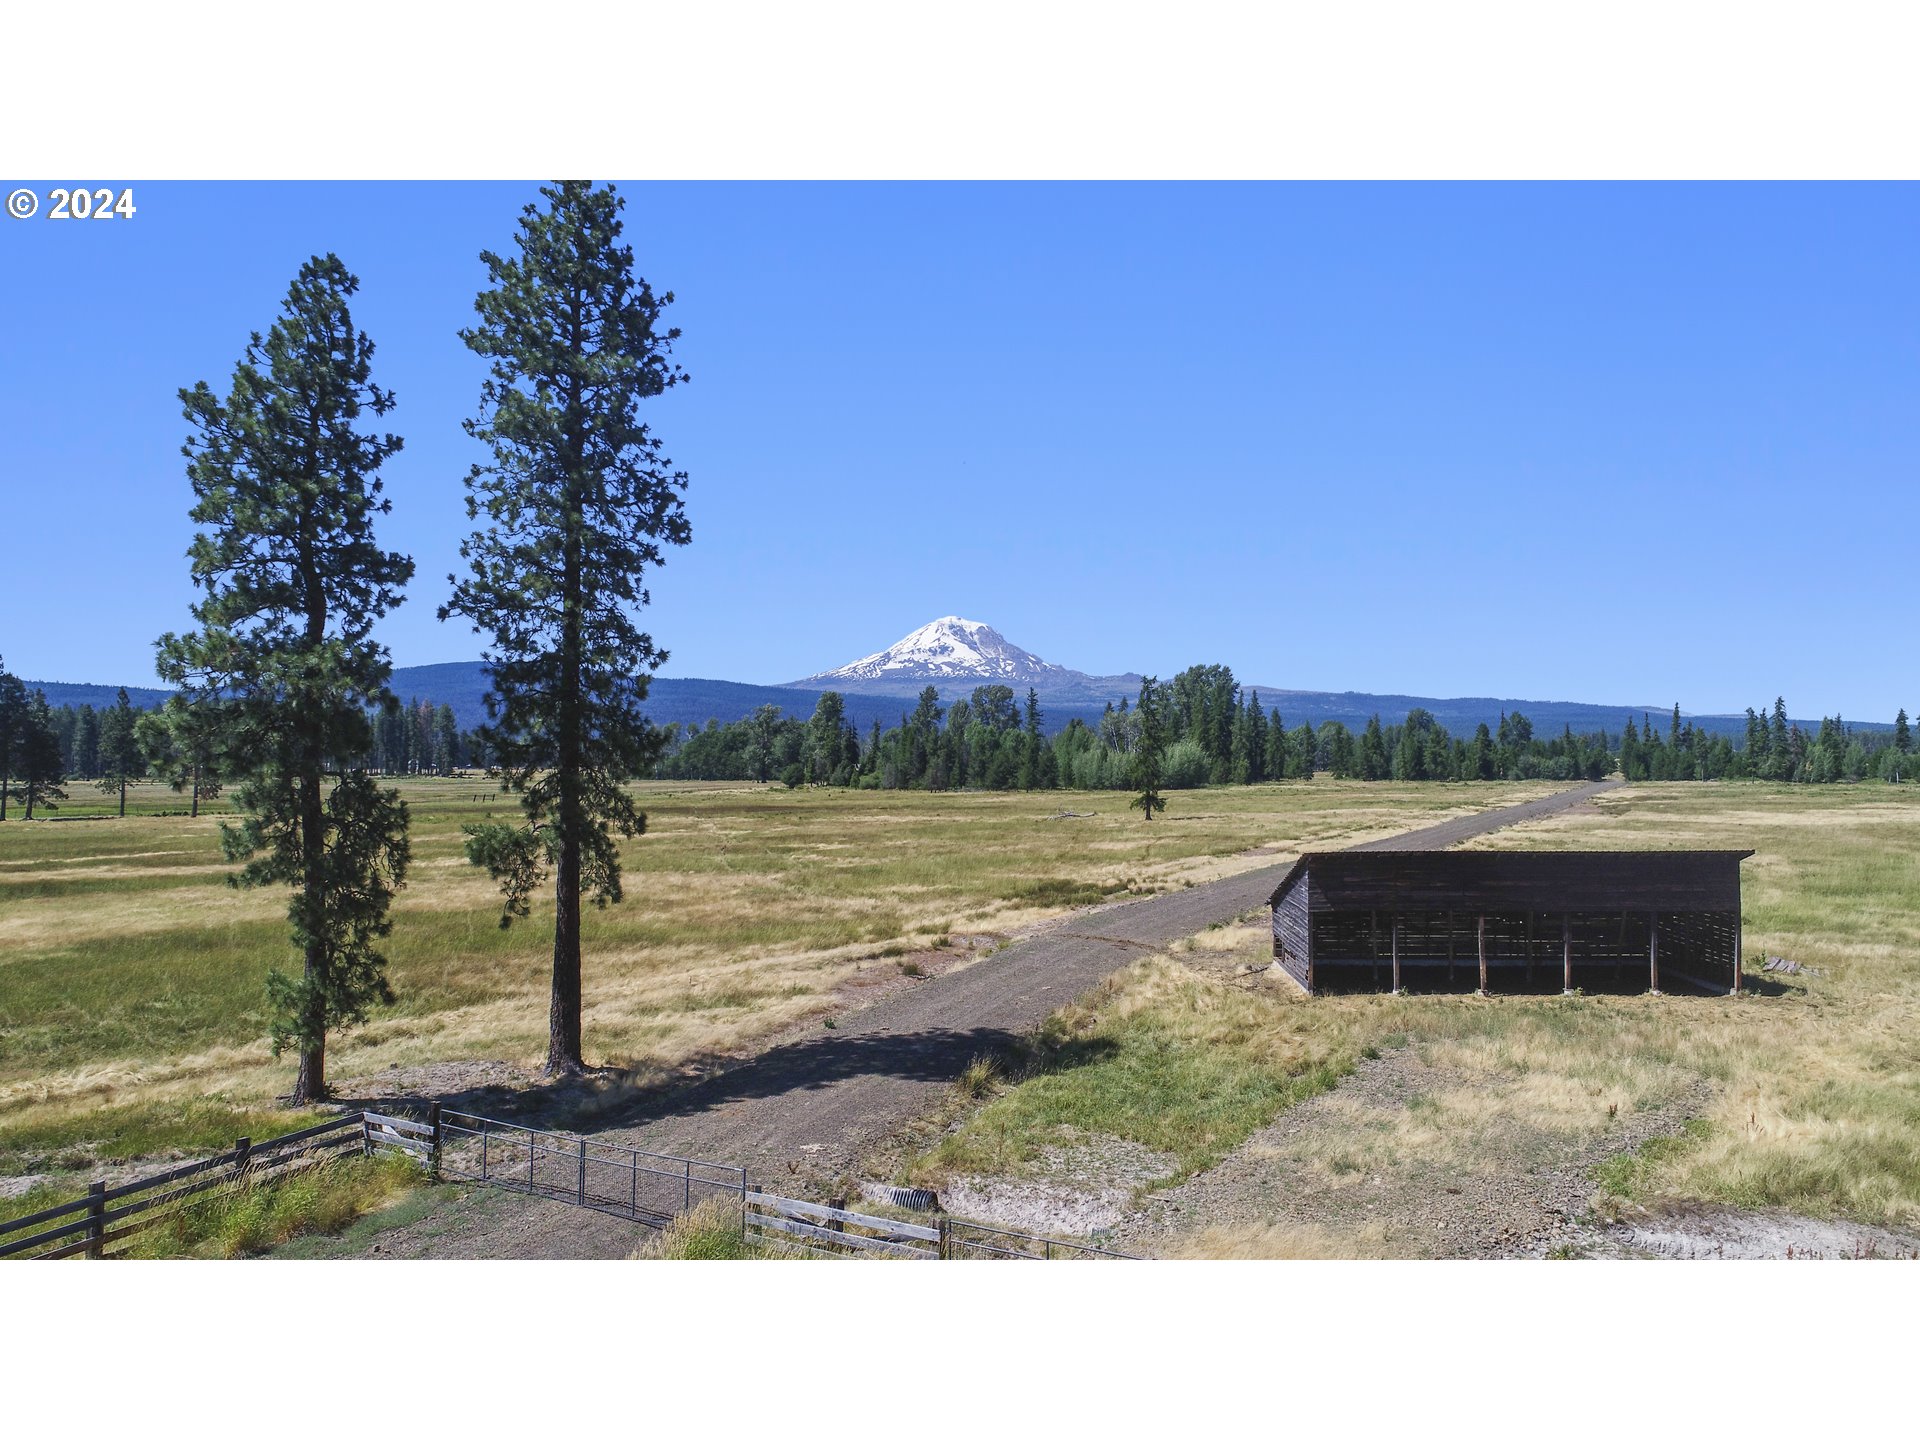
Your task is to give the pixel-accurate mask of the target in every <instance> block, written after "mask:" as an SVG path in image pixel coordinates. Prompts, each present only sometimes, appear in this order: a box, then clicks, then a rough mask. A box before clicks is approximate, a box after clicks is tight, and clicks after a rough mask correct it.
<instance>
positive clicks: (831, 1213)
mask: <svg viewBox="0 0 1920 1440" xmlns="http://www.w3.org/2000/svg"><path fill="white" fill-rule="evenodd" d="M747 1206H748V1208H749V1209H753V1210H775V1211H778V1212H779V1213H780V1214H782V1215H787V1216H792V1217H795V1218H808V1217H811V1218H814V1219H819V1220H838V1221H840V1222H841V1223H843V1224H847V1225H859V1226H862V1227H864V1228H865V1229H868V1230H878V1231H880V1232H881V1233H882V1234H886V1235H901V1236H907V1237H909V1238H911V1239H914V1240H938V1239H939V1238H940V1232H939V1231H938V1230H936V1229H934V1228H933V1227H932V1226H930V1225H914V1224H911V1223H910V1222H908V1221H905V1220H890V1219H888V1218H886V1217H885V1216H882V1215H866V1214H862V1213H861V1212H860V1211H858V1210H838V1209H835V1208H834V1207H833V1206H831V1205H819V1204H816V1203H814V1202H813V1201H811V1200H790V1199H788V1198H787V1197H786V1196H784V1195H769V1194H767V1193H765V1192H764V1191H757V1190H754V1191H748V1192H747Z"/></svg>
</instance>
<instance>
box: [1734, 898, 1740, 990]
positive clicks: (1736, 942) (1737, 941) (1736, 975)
mask: <svg viewBox="0 0 1920 1440" xmlns="http://www.w3.org/2000/svg"><path fill="white" fill-rule="evenodd" d="M1733 993H1734V994H1736V995H1738V994H1739V993H1740V916H1739V914H1738V913H1737V912H1736V913H1735V915H1734V917H1733Z"/></svg>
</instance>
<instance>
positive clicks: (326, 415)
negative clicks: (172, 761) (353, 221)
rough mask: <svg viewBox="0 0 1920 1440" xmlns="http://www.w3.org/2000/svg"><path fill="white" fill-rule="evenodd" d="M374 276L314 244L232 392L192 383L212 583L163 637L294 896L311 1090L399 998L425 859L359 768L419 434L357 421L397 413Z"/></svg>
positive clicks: (401, 811)
mask: <svg viewBox="0 0 1920 1440" xmlns="http://www.w3.org/2000/svg"><path fill="white" fill-rule="evenodd" d="M358 289H359V281H358V280H356V279H355V278H354V276H353V275H351V274H350V273H349V272H348V270H347V268H346V266H344V265H343V264H341V263H340V260H339V258H338V257H336V256H333V255H328V256H326V257H325V258H324V259H322V258H320V257H318V256H316V257H314V258H313V259H311V260H309V261H308V262H307V263H306V264H304V265H302V266H301V267H300V273H299V275H298V276H297V277H296V278H295V279H294V281H293V284H292V285H291V286H290V287H289V288H288V291H287V296H286V299H285V300H284V301H283V302H282V305H281V311H282V314H281V317H280V319H279V320H277V321H276V322H275V323H274V325H273V327H272V329H271V330H269V331H268V332H267V334H266V336H265V338H264V339H263V338H262V337H261V336H260V335H259V334H257V333H256V334H255V335H254V336H253V337H252V339H251V340H250V341H249V342H248V345H247V349H246V353H245V355H244V356H243V357H242V359H241V360H240V362H239V363H238V364H237V365H236V366H235V367H234V373H233V383H232V388H231V390H230V391H229V393H228V395H227V397H226V398H225V399H222V398H220V397H219V396H217V395H215V394H214V392H213V390H212V389H211V388H210V387H209V386H208V385H207V384H206V382H204V381H202V382H201V383H199V384H198V385H196V386H194V387H193V389H191V390H183V391H181V392H180V398H181V401H182V403H183V405H184V407H185V413H186V417H187V420H188V422H189V423H190V424H191V425H192V427H193V434H192V436H191V437H190V438H189V440H188V442H187V444H186V445H185V446H184V447H183V450H182V453H183V454H184V455H185V456H186V457H187V476H188V479H189V480H190V481H191V482H192V484H193V490H194V495H195V497H196V499H197V502H198V503H197V504H196V505H195V506H194V509H193V512H192V513H193V519H194V521H195V522H196V523H197V524H199V525H201V526H203V527H205V528H204V529H203V530H201V532H200V533H198V534H197V535H196V536H195V537H194V542H193V547H192V549H191V550H190V551H189V552H188V554H189V556H190V557H191V559H192V562H193V578H194V583H195V584H196V585H197V586H199V588H200V589H201V590H202V591H203V592H204V598H203V599H202V600H201V601H200V602H199V603H198V604H196V605H195V606H194V607H193V615H194V618H195V620H197V621H198V622H199V625H200V628H199V629H198V630H197V631H194V632H191V633H189V634H186V635H172V634H169V635H163V636H161V638H160V640H159V642H158V644H157V646H156V648H157V650H158V652H159V662H158V667H157V668H158V670H159V673H160V676H161V678H162V679H164V680H166V681H168V682H169V683H170V684H173V685H175V686H178V687H179V688H180V695H181V703H182V705H184V706H186V707H188V708H190V709H192V710H195V711H196V712H198V713H199V714H200V715H202V716H204V722H205V724H206V725H207V726H208V730H209V743H210V744H211V745H212V746H214V747H215V748H217V749H218V750H219V751H220V752H221V753H223V754H224V755H225V756H227V757H228V760H229V762H230V763H231V764H232V765H233V766H234V767H235V769H236V773H237V777H238V779H239V782H240V783H239V785H238V788H237V791H236V794H235V797H234V798H235V801H236V803H237V804H238V806H239V808H240V810H241V811H242V812H243V813H244V819H243V820H242V822H241V824H240V825H238V826H237V827H231V826H225V825H223V826H222V827H221V833H222V838H223V842H224V848H225V851H226V855H227V858H228V859H229V860H234V861H241V862H244V864H243V866H242V868H241V870H240V871H239V872H238V873H237V874H235V875H232V876H230V877H229V882H230V883H232V884H236V885H244V886H259V885H283V886H287V887H289V888H290V889H291V890H292V891H293V896H292V899H291V901H290V903H289V905H288V911H287V913H288V918H289V919H290V920H291V922H292V932H293V934H292V938H293V943H294V945H295V946H296V947H297V948H298V949H299V951H300V952H301V957H302V970H301V974H300V976H299V978H297V979H294V978H290V977H288V976H287V975H285V974H283V973H282V972H281V971H280V970H278V969H274V970H272V971H271V972H270V973H269V974H268V976H267V1000H268V1005H269V1009H270V1011H271V1018H270V1020H269V1035H270V1037H271V1040H272V1043H273V1049H274V1053H275V1054H279V1053H281V1052H282V1051H284V1050H285V1049H287V1048H289V1047H291V1048H293V1049H295V1050H297V1051H298V1053H299V1056H300V1069H299V1075H298V1077H297V1079H296V1080H295V1082H294V1087H293V1100H294V1103H296V1104H308V1103H311V1102H313V1101H316V1100H319V1099H321V1098H323V1097H324V1096H325V1095H326V1093H327V1079H326V1040H327V1035H328V1033H329V1032H330V1031H332V1030H335V1029H339V1028H342V1027H344V1026H348V1025H353V1024H357V1023H359V1022H360V1021H362V1020H364V1019H365V1018H366V1015H367V1012H368V1010H369V1009H370V1008H371V1007H372V1006H373V1005H374V1004H376V1003H387V1002H390V1001H391V1000H392V998H393V992H392V990H391V988H390V987H389V986H388V984H387V980H386V975H385V968H386V958H385V957H384V956H383V955H382V954H381V953H380V952H379V950H378V949H377V948H376V946H377V943H378V942H379V941H380V940H381V939H383V938H384V937H385V936H386V935H388V934H390V933H391V931H392V928H393V926H392V921H391V920H390V918H389V911H390V907H391V902H392V897H393V892H394V890H395V889H396V888H397V887H398V886H400V885H401V884H403V883H404V882H405V878H406V871H407V864H408V860H409V858H410V850H409V846H408V840H407V808H406V805H405V804H404V803H403V802H402V801H401V799H400V796H399V794H398V792H396V791H393V790H380V789H378V788H377V787H376V786H375V785H374V783H373V781H372V780H371V779H370V778H369V777H368V775H367V774H366V772H365V771H364V770H362V769H359V768H357V767H359V766H360V765H361V764H362V763H363V761H364V757H365V756H366V754H367V752H368V750H369V749H370V748H371V744H372V726H371V725H370V723H369V721H368V709H369V707H370V706H373V705H377V704H381V703H383V702H386V703H390V701H389V697H388V692H387V680H388V676H389V675H390V674H391V670H392V667H391V664H390V662H389V661H388V658H387V653H386V650H385V647H383V646H381V645H378V644H376V643H375V642H374V641H373V640H372V638H371V632H372V629H373V626H374V624H375V622H377V621H378V620H379V619H380V618H381V617H382V616H384V615H385V614H387V612H388V611H390V610H392V609H393V608H394V606H396V605H398V604H399V603H400V599H401V595H400V591H401V588H402V587H403V586H404V585H405V584H406V583H407V581H408V579H410V578H411V576H412V574H413V562H412V561H411V560H409V559H408V558H407V557H406V556H404V555H399V554H395V553H392V552H388V551H383V550H381V549H380V548H379V547H378V545H377V544H376V543H375V539H374V533H373V520H374V517H375V516H376V515H384V514H386V513H387V512H388V510H389V509H390V508H391V507H390V505H389V502H388V501H386V500H385V499H383V498H382V497H381V494H380V491H381V483H380V480H379V478H378V472H379V469H380V467H381V465H382V464H383V463H384V462H385V461H386V460H387V459H388V458H389V457H390V456H392V455H393V454H394V453H395V452H396V451H398V450H399V448H400V440H399V437H397V436H394V435H387V434H380V433H378V432H371V431H367V432H363V431H361V430H359V429H357V428H356V426H357V424H358V423H359V422H361V420H362V418H363V416H364V415H367V414H371V415H372V416H375V417H379V416H384V415H386V414H387V413H388V412H389V411H390V410H391V409H392V408H393V397H392V395H391V394H390V393H389V392H387V391H385V390H382V389H381V388H380V387H379V386H378V385H376V384H374V383H373V380H372V378H371V377H372V355H373V343H372V342H371V341H370V340H368V339H367V337H366V335H365V334H364V333H362V332H360V331H358V330H356V329H355V328H354V325H353V317H352V314H351V312H350V310H349V306H348V302H349V300H350V298H351V297H352V296H353V295H354V293H355V292H356V291H357V290H358Z"/></svg>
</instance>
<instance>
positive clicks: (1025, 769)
mask: <svg viewBox="0 0 1920 1440" xmlns="http://www.w3.org/2000/svg"><path fill="white" fill-rule="evenodd" d="M1025 741H1026V743H1025V744H1024V745H1023V746H1022V747H1021V751H1020V788H1021V789H1022V790H1032V789H1034V788H1036V787H1037V786H1038V785H1039V784H1040V752H1041V751H1042V750H1044V749H1045V748H1046V744H1047V742H1046V737H1045V736H1043V735H1042V734H1041V733H1040V692H1039V691H1037V690H1035V689H1034V688H1033V686H1031V685H1029V686H1028V687H1027V726H1026V735H1025Z"/></svg>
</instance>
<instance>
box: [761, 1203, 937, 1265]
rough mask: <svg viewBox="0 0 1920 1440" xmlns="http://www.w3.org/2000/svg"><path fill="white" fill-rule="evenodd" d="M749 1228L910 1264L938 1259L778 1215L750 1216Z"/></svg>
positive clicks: (888, 1242) (932, 1253)
mask: <svg viewBox="0 0 1920 1440" xmlns="http://www.w3.org/2000/svg"><path fill="white" fill-rule="evenodd" d="M747 1225H748V1227H749V1228H750V1229H754V1230H778V1231H779V1232H781V1233H782V1234H784V1235H794V1236H798V1237H800V1238H801V1239H804V1240H806V1241H807V1242H809V1243H810V1244H814V1245H845V1246H847V1247H848V1248H849V1249H853V1250H872V1251H875V1252H877V1253H880V1254H886V1255H897V1256H900V1257H902V1258H903V1259H911V1260H937V1259H939V1258H940V1257H939V1255H938V1253H937V1252H935V1251H932V1250H922V1249H920V1248H919V1247H918V1246H915V1245H902V1244H898V1243H896V1242H894V1241H892V1240H875V1239H873V1238H872V1237H871V1236H867V1235H855V1234H852V1233H850V1232H848V1231H845V1230H829V1229H827V1228H826V1227H825V1226H824V1225H809V1224H807V1223H806V1222H805V1221H803V1220H788V1219H785V1218H783V1217H781V1216H779V1215H763V1214H760V1213H758V1212H749V1213H748V1215H747Z"/></svg>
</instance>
